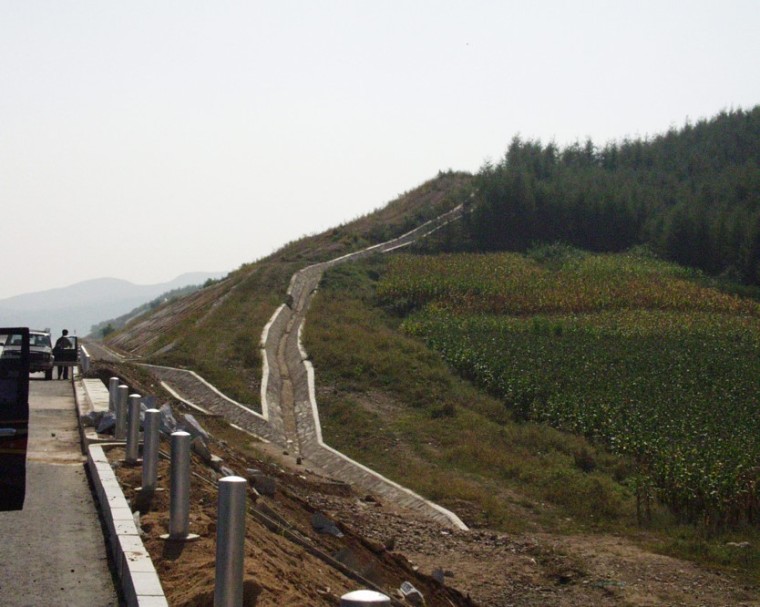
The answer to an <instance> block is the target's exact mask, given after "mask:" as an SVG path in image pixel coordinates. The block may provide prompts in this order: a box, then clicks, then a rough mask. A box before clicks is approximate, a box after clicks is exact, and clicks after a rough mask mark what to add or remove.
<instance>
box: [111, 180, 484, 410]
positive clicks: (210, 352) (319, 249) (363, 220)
mask: <svg viewBox="0 0 760 607" xmlns="http://www.w3.org/2000/svg"><path fill="white" fill-rule="evenodd" d="M471 181H472V177H471V176H470V175H469V174H466V173H453V172H449V173H441V174H439V175H438V177H437V178H435V179H432V180H430V181H429V182H426V183H424V184H422V185H421V186H419V187H417V188H415V189H413V190H411V191H409V192H406V193H404V194H402V195H401V196H399V197H398V198H397V199H396V200H394V201H392V202H390V203H389V204H387V205H386V206H384V207H382V208H380V209H378V210H377V211H374V212H373V213H370V214H368V215H365V216H362V217H359V218H357V219H355V220H353V221H350V222H348V223H346V224H344V225H341V226H339V227H336V228H334V229H332V230H328V231H326V232H323V233H321V234H317V235H313V236H305V237H303V238H300V239H298V240H296V241H294V242H291V243H288V244H286V245H285V246H284V247H282V248H281V249H280V250H278V251H276V252H275V253H273V254H272V255H269V256H268V257H266V258H264V259H261V260H259V261H256V262H253V263H248V264H244V265H242V266H241V267H240V268H239V269H238V270H236V271H234V272H232V273H231V274H230V275H229V276H228V277H227V278H226V280H224V281H223V282H222V283H216V284H214V285H212V286H210V287H208V288H205V289H201V290H200V291H198V292H197V293H194V294H192V295H190V296H189V297H187V298H182V299H181V300H180V301H177V302H171V303H169V304H167V305H165V306H161V307H160V308H158V309H156V310H151V311H150V312H149V313H147V314H145V315H144V316H142V317H140V318H139V319H136V320H135V321H133V322H131V323H130V324H129V325H128V326H127V327H125V328H123V329H121V330H118V331H116V332H114V333H112V334H111V335H109V336H108V338H107V339H106V340H105V341H106V343H107V344H110V345H113V346H115V347H117V348H118V349H121V350H123V351H127V352H132V353H134V354H136V355H139V356H141V357H143V358H144V360H146V361H148V362H152V363H155V364H166V365H172V366H180V367H187V368H192V369H193V370H195V371H197V372H198V373H200V374H201V375H203V376H204V377H206V378H207V379H208V380H209V381H211V382H212V383H214V384H215V385H216V386H218V387H219V388H220V389H221V390H223V391H224V392H225V393H226V394H228V395H229V396H231V397H232V398H234V399H236V400H238V401H240V402H244V403H248V404H254V405H255V406H260V402H259V399H260V393H259V386H260V382H261V360H260V353H259V340H260V338H261V332H262V330H263V328H264V325H265V324H266V322H267V321H268V320H269V318H270V317H271V315H272V314H273V313H274V311H275V310H276V308H277V306H278V305H279V304H280V303H282V302H283V301H284V300H285V293H286V290H287V287H288V284H289V283H290V278H291V276H292V275H293V273H294V272H295V271H297V270H298V269H300V268H302V267H304V266H307V265H309V264H311V263H315V262H318V261H324V260H328V259H332V258H335V257H339V256H341V255H344V254H346V253H349V252H351V251H356V250H358V249H361V248H364V247H366V246H369V245H371V244H376V243H378V242H382V241H384V240H386V239H388V238H392V237H394V236H398V235H401V234H403V233H404V232H406V231H408V230H410V229H412V228H414V227H416V226H417V225H419V224H421V223H423V222H424V221H427V220H428V219H431V218H433V217H436V216H438V215H440V214H441V213H443V212H445V211H447V210H449V209H451V208H453V207H455V206H456V205H457V204H459V203H460V202H462V201H463V200H464V199H465V198H466V197H467V196H469V193H470V184H471Z"/></svg>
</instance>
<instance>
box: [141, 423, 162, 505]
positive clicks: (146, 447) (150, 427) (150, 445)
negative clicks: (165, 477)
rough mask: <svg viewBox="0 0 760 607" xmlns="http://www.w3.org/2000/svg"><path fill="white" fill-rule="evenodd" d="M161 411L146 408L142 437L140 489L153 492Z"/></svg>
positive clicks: (156, 469)
mask: <svg viewBox="0 0 760 607" xmlns="http://www.w3.org/2000/svg"><path fill="white" fill-rule="evenodd" d="M160 423H161V412H160V411H159V410H158V409H148V410H147V411H146V412H145V435H144V438H143V464H142V490H143V491H145V492H147V493H153V492H154V491H155V490H156V478H157V476H158V443H159V434H158V433H159V426H160Z"/></svg>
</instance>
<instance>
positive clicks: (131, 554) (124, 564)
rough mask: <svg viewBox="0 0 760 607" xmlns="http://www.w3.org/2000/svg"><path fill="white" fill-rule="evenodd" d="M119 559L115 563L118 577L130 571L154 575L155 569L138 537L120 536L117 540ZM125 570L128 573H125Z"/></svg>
mask: <svg viewBox="0 0 760 607" xmlns="http://www.w3.org/2000/svg"><path fill="white" fill-rule="evenodd" d="M118 544H119V554H120V558H119V560H118V561H117V562H116V565H117V569H118V573H119V577H122V578H123V577H124V576H125V575H127V574H128V573H129V572H131V571H139V572H142V573H145V572H151V571H153V572H154V573H155V571H156V568H155V567H154V565H153V561H152V560H151V559H150V555H149V554H148V551H147V550H146V549H145V545H144V544H143V542H142V539H141V538H140V536H139V535H120V536H119V538H118ZM125 569H127V570H128V571H127V572H126V573H125V571H124V570H125Z"/></svg>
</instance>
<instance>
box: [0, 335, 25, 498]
mask: <svg viewBox="0 0 760 607" xmlns="http://www.w3.org/2000/svg"><path fill="white" fill-rule="evenodd" d="M11 345H12V347H10V348H7V347H6V346H11ZM28 430H29V329H28V328H0V510H21V509H22V508H23V507H24V497H25V494H26V444H27V435H28Z"/></svg>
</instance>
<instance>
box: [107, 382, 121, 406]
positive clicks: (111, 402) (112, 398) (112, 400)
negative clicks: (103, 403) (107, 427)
mask: <svg viewBox="0 0 760 607" xmlns="http://www.w3.org/2000/svg"><path fill="white" fill-rule="evenodd" d="M118 388H119V378H118V377H112V378H110V379H109V380H108V410H109V411H116V397H117V392H116V391H117V390H118Z"/></svg>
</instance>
